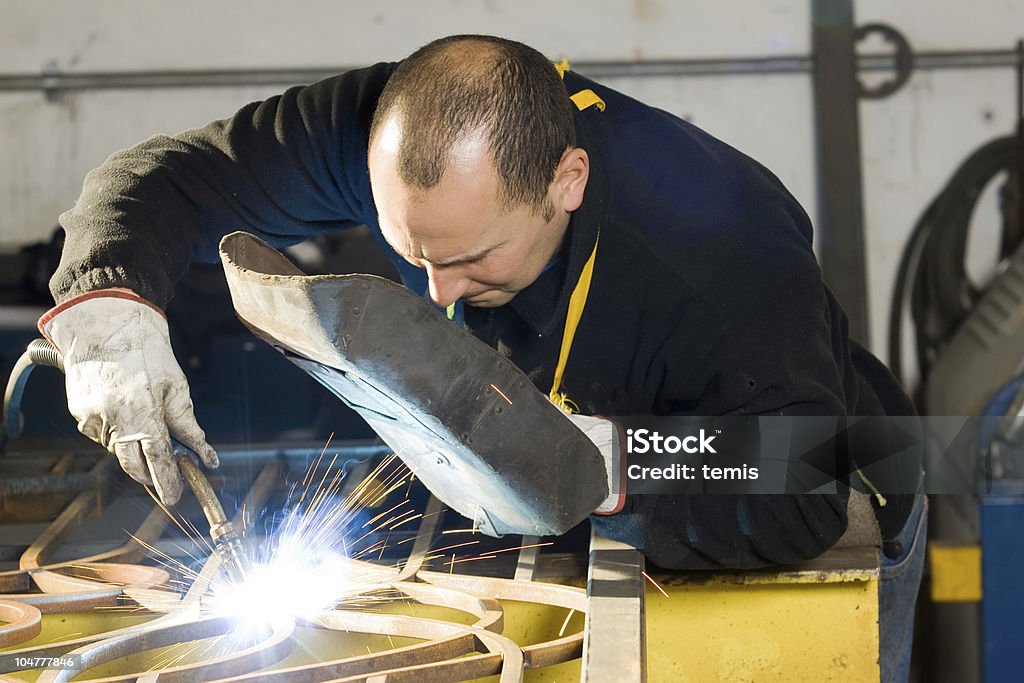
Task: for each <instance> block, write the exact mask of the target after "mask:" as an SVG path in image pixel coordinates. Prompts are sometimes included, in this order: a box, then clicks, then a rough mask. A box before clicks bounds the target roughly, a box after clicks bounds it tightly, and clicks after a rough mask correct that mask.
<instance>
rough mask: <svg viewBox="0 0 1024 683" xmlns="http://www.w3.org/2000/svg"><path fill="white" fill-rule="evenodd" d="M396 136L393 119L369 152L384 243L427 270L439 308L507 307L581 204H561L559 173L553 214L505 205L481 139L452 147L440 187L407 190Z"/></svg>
mask: <svg viewBox="0 0 1024 683" xmlns="http://www.w3.org/2000/svg"><path fill="white" fill-rule="evenodd" d="M400 135H401V132H400V131H399V126H398V125H397V122H396V117H394V116H392V117H390V118H389V119H388V120H386V121H385V123H384V124H383V125H382V126H381V128H380V130H379V131H378V133H377V134H376V136H375V138H374V140H373V142H372V143H371V145H370V149H369V167H370V184H371V186H372V188H373V199H374V202H375V203H376V205H377V217H378V220H379V222H380V229H381V232H382V233H383V235H384V239H385V240H387V242H388V244H390V245H391V247H392V248H393V249H394V250H395V251H396V252H397V253H398V254H399V255H401V256H402V257H403V258H404V259H405V260H406V261H408V262H409V263H411V264H412V265H414V266H416V267H418V268H423V269H425V270H426V271H427V277H428V278H429V280H430V298H431V299H433V300H434V303H436V304H437V305H438V306H442V307H445V306H448V305H449V304H451V303H454V302H455V301H456V300H458V299H462V300H463V302H465V303H466V304H467V305H469V306H478V307H482V308H494V307H497V306H501V305H503V304H506V303H508V302H509V301H511V300H512V298H513V297H514V296H515V295H516V294H518V293H519V292H520V291H522V290H523V289H525V288H526V287H527V286H529V285H530V284H531V283H532V282H533V281H534V280H536V279H537V277H538V276H539V275H540V273H541V271H542V270H543V269H544V266H545V265H546V264H547V263H548V262H549V261H550V260H551V259H552V258H553V257H554V255H555V253H556V252H557V251H558V248H559V246H560V244H561V241H562V238H563V236H564V235H565V230H566V227H567V226H568V222H569V213H568V211H571V210H574V209H575V208H576V207H577V206H578V205H579V202H575V205H573V202H572V201H570V202H569V203H566V201H565V197H564V194H565V192H564V188H563V185H564V184H560V183H559V180H558V176H557V173H556V179H555V182H553V183H552V186H551V188H550V189H549V192H548V201H549V202H550V203H551V206H552V208H553V210H552V211H546V212H545V211H536V210H534V209H533V208H532V207H530V206H527V205H520V206H517V207H513V208H511V209H507V208H503V207H502V204H501V201H500V199H499V187H500V186H499V180H498V176H497V173H496V171H495V169H494V166H493V164H492V162H491V159H490V154H489V152H488V149H487V145H486V143H485V142H484V141H483V140H482V139H481V138H479V137H474V138H470V139H467V140H464V141H462V142H459V143H457V144H456V146H455V148H454V149H453V150H452V157H451V159H450V162H449V164H448V168H447V170H446V171H445V173H444V175H443V176H442V177H441V180H440V182H439V183H438V184H437V185H435V186H434V187H432V188H430V189H428V190H419V189H415V188H410V187H409V186H408V185H406V184H405V183H404V182H403V181H402V179H401V178H400V177H399V174H398V162H397V159H398V143H399V140H400ZM584 156H585V154H584ZM584 176H585V173H584ZM585 183H586V180H585V177H584V180H583V184H585ZM579 198H580V200H582V188H580V189H579ZM566 206H571V208H569V209H566V208H565V207H566ZM542 213H547V214H553V215H552V216H551V217H550V218H546V217H545V216H543V215H541V214H542Z"/></svg>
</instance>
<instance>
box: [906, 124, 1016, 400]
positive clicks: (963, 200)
mask: <svg viewBox="0 0 1024 683" xmlns="http://www.w3.org/2000/svg"><path fill="white" fill-rule="evenodd" d="M1016 154H1017V140H1016V136H1007V137H1002V138H997V139H995V140H992V141H991V142H988V143H986V144H985V145H983V146H982V147H980V148H979V149H977V150H976V151H974V152H973V153H972V154H971V155H970V156H969V157H968V158H967V159H966V160H965V161H964V162H963V163H962V164H961V165H960V167H959V168H957V170H956V172H955V173H954V174H953V177H952V178H950V180H949V182H948V183H947V184H946V186H945V187H944V188H943V189H942V191H941V192H940V193H939V194H938V196H936V197H935V199H933V200H932V202H931V204H929V206H928V208H927V209H926V210H925V212H924V213H923V214H922V215H921V218H919V219H918V221H917V224H916V225H915V226H914V229H913V231H912V232H911V235H910V238H909V240H908V241H907V245H906V247H904V250H903V254H902V256H901V257H900V264H899V268H898V270H897V273H896V282H895V285H894V287H893V294H892V302H891V305H890V308H889V365H890V367H891V369H892V372H893V374H894V375H895V376H896V378H897V379H898V380H899V381H900V382H901V383H903V384H904V386H906V384H907V379H906V377H904V373H903V359H902V349H903V330H902V321H903V311H904V308H905V306H906V304H907V298H908V297H907V289H908V285H909V287H910V297H909V298H910V312H911V317H912V320H913V323H914V332H915V350H916V355H917V364H918V371H919V373H920V381H921V385H923V384H924V381H925V379H926V378H927V376H928V372H929V370H930V369H931V366H932V364H933V363H934V361H935V358H936V357H937V356H938V352H939V350H940V349H941V348H942V347H943V346H944V345H945V344H946V343H947V342H948V340H949V338H950V337H951V336H952V334H953V333H954V332H955V331H956V329H957V328H958V327H959V325H960V323H961V322H963V320H964V319H965V318H966V317H967V314H968V313H970V311H971V310H972V309H973V307H974V304H975V302H976V301H977V300H978V298H979V297H980V295H981V292H980V291H978V290H977V289H976V288H975V287H974V285H973V284H972V283H971V281H970V278H968V276H967V267H966V264H965V256H966V252H967V236H968V231H969V229H970V222H971V215H972V214H973V212H974V207H975V204H977V202H978V198H979V197H980V196H981V193H982V191H983V190H984V189H985V186H986V185H987V184H988V183H989V182H990V181H991V180H992V179H993V178H994V177H996V176H997V175H999V174H1000V173H1002V172H1004V171H1009V170H1011V169H1012V168H1013V167H1014V164H1015V163H1016Z"/></svg>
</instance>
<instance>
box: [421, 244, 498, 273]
mask: <svg viewBox="0 0 1024 683" xmlns="http://www.w3.org/2000/svg"><path fill="white" fill-rule="evenodd" d="M502 244H504V243H502ZM500 246H501V244H495V245H494V246H493V247H487V248H486V249H483V250H481V251H478V252H477V253H475V254H470V255H469V256H460V257H459V258H453V259H447V260H441V261H431V260H430V259H424V260H426V261H428V262H429V263H430V264H431V265H434V266H437V267H440V268H444V267H447V266H462V265H466V264H467V263H476V262H477V261H483V260H484V259H485V258H487V255H488V254H490V253H491V252H492V251H494V250H495V249H497V248H498V247H500Z"/></svg>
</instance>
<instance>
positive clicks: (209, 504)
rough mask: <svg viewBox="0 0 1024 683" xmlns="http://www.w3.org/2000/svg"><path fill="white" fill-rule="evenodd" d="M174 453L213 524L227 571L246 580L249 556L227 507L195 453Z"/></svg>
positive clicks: (233, 577) (212, 532)
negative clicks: (196, 459)
mask: <svg viewBox="0 0 1024 683" xmlns="http://www.w3.org/2000/svg"><path fill="white" fill-rule="evenodd" d="M175 455H176V456H177V458H178V467H179V468H180V469H181V473H182V475H183V476H184V477H185V481H186V482H187V483H188V487H189V488H190V489H192V493H193V494H194V495H195V497H196V500H197V501H199V507H201V508H202V509H203V514H204V515H206V521H207V522H209V523H210V538H212V539H213V549H214V551H215V552H216V553H217V555H218V556H219V557H220V560H221V564H222V565H223V566H224V571H225V573H226V574H227V575H228V578H229V579H231V580H232V581H234V582H236V583H240V582H242V581H244V580H245V577H246V575H247V574H248V572H249V557H248V555H246V554H245V549H244V548H243V547H242V538H241V536H239V535H238V532H237V531H235V525H234V524H232V523H231V520H229V519H228V518H227V515H225V514H224V508H223V507H221V504H220V501H219V500H217V494H215V493H214V492H213V487H212V486H210V480H209V479H207V478H206V475H205V474H203V471H202V470H201V469H199V465H197V464H196V463H195V460H193V459H192V456H191V455H189V454H188V452H183V451H181V450H176V451H175Z"/></svg>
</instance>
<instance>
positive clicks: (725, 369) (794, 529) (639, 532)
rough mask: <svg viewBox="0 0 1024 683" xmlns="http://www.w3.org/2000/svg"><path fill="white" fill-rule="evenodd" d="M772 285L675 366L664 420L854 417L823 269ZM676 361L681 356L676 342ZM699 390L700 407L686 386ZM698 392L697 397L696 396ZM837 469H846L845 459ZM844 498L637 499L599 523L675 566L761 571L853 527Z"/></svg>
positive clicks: (842, 493) (807, 553) (814, 551)
mask: <svg viewBox="0 0 1024 683" xmlns="http://www.w3.org/2000/svg"><path fill="white" fill-rule="evenodd" d="M803 270H804V271H805V272H804V273H803V274H801V275H798V276H797V277H795V278H794V279H792V280H790V281H788V282H787V283H785V284H781V285H776V286H773V287H770V288H768V289H770V290H771V291H770V293H768V294H766V295H765V296H762V297H758V298H757V300H756V301H754V302H752V305H749V306H747V307H746V309H745V310H737V311H734V312H733V313H731V314H730V315H729V322H728V324H727V325H726V324H723V326H722V327H721V328H720V331H719V333H718V334H712V335H710V339H709V340H708V345H707V348H708V349H709V351H708V352H707V354H705V356H704V357H703V358H700V359H696V362H685V363H683V362H680V359H679V358H678V356H677V357H676V358H674V359H673V360H672V361H667V362H666V367H667V368H668V369H667V371H666V375H665V389H664V391H663V392H662V396H663V400H662V405H661V406H659V408H660V410H659V412H662V413H663V414H683V413H685V414H691V415H700V416H716V415H766V414H774V415H826V416H837V415H845V414H846V410H845V399H844V394H843V389H842V386H843V384H842V374H843V372H844V364H843V363H842V362H841V361H840V362H837V360H836V357H835V353H836V349H835V348H834V345H837V344H838V345H839V347H840V348H842V347H843V342H844V339H845V334H844V333H843V331H842V330H840V329H838V328H834V327H833V326H832V325H831V320H830V315H831V314H830V311H829V309H828V304H827V301H826V299H825V296H824V287H823V285H822V284H821V281H820V275H818V271H817V267H816V266H814V264H813V262H811V263H809V264H808V267H807V268H806V269H803ZM666 353H667V354H669V355H672V354H676V353H678V350H673V347H672V345H671V344H670V345H669V346H668V348H667V349H666ZM693 386H697V387H700V390H699V399H698V400H697V402H696V404H695V405H694V404H693V403H692V402H688V403H686V404H683V403H677V402H675V401H674V400H673V396H674V395H677V390H678V394H682V393H684V392H682V391H681V388H682V387H693ZM686 393H687V395H692V391H689V390H688V391H687V392H686ZM837 464H838V463H837ZM838 490H839V492H838V493H835V494H813V495H812V494H801V495H789V494H782V493H780V494H777V495H758V494H751V495H724V494H696V495H695V494H681V495H667V494H666V495H635V496H628V500H627V505H626V508H625V509H624V511H623V513H620V514H619V515H617V516H613V517H605V518H598V517H594V518H592V519H593V520H595V522H594V523H595V524H597V525H598V526H599V527H600V528H601V529H602V530H603V531H604V533H606V534H608V535H610V536H611V537H612V538H616V539H617V540H622V541H625V542H628V543H631V544H634V545H635V546H636V547H638V548H639V549H641V550H643V552H644V554H645V555H646V556H647V557H648V558H649V559H650V560H651V561H652V562H654V563H655V564H657V565H660V566H662V567H665V568H670V569H721V568H733V569H753V568H758V567H765V566H770V565H776V564H792V563H796V562H801V561H804V560H808V559H812V558H814V557H817V556H818V555H820V554H821V553H823V552H824V551H825V550H827V549H828V548H830V547H831V546H832V545H833V544H834V543H835V542H836V541H837V540H838V539H839V537H840V536H841V535H842V534H843V532H844V531H845V530H846V524H847V516H846V502H847V490H846V488H845V487H843V486H839V487H838Z"/></svg>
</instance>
